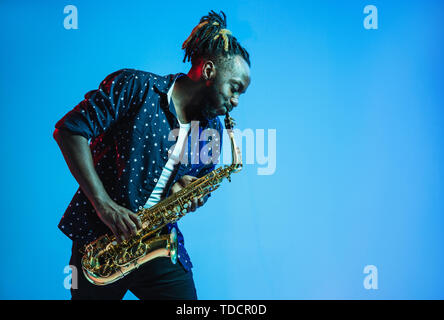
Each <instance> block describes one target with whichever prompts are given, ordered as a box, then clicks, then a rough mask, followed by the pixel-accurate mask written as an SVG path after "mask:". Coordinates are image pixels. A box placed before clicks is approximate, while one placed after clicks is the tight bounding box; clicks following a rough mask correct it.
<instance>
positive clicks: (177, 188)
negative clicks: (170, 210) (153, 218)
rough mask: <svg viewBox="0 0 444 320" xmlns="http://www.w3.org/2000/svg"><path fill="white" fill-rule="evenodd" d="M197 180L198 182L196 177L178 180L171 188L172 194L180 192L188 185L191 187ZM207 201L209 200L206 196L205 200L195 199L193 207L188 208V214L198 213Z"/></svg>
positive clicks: (185, 177) (184, 177)
mask: <svg viewBox="0 0 444 320" xmlns="http://www.w3.org/2000/svg"><path fill="white" fill-rule="evenodd" d="M195 180H197V178H196V177H193V176H187V175H185V176H183V177H182V178H180V179H179V180H177V182H176V183H175V184H173V186H172V187H171V193H172V194H174V193H176V192H179V191H180V190H182V189H183V188H185V187H186V186H187V185H189V184H190V183H192V182H193V181H195ZM207 199H208V196H205V197H204V198H200V199H199V200H198V199H194V200H193V201H192V203H191V207H189V208H188V212H190V211H192V212H194V211H196V209H197V208H199V207H201V206H203V204H204V203H205V202H206V200H207Z"/></svg>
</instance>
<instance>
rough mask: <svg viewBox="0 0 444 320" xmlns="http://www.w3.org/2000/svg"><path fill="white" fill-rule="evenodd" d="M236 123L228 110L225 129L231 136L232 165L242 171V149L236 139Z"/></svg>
mask: <svg viewBox="0 0 444 320" xmlns="http://www.w3.org/2000/svg"><path fill="white" fill-rule="evenodd" d="M234 125H235V122H234V119H233V118H231V117H230V115H229V114H228V112H227V113H226V114H225V129H226V130H227V133H228V137H229V138H230V143H231V166H232V167H233V168H235V169H238V170H237V171H240V170H241V169H242V155H241V152H240V149H239V148H238V147H237V145H236V140H235V139H234V133H233V126H234ZM237 171H236V172H237Z"/></svg>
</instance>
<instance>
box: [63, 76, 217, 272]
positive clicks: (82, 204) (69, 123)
mask: <svg viewBox="0 0 444 320" xmlns="http://www.w3.org/2000/svg"><path fill="white" fill-rule="evenodd" d="M180 76H185V75H184V74H180V73H179V74H170V75H167V76H159V75H156V74H153V73H149V72H145V71H140V70H134V69H122V70H119V71H116V72H114V73H112V74H110V75H109V76H107V77H106V78H105V80H104V81H102V82H101V84H100V86H99V88H98V89H97V90H92V91H89V92H88V93H87V94H86V95H85V99H84V100H83V101H81V102H80V103H79V104H78V105H77V106H76V107H75V108H74V109H73V110H71V111H70V112H68V113H67V114H66V115H65V116H64V117H63V118H62V119H61V120H60V121H58V122H57V124H56V125H55V127H56V128H58V129H60V130H68V131H70V132H72V133H74V134H79V135H82V136H84V137H85V138H87V139H88V140H90V148H91V151H92V155H93V160H94V166H95V169H96V171H97V174H98V175H99V177H100V179H101V181H102V182H103V185H104V187H105V189H106V191H107V192H108V194H109V195H110V197H111V199H113V200H114V201H115V202H117V203H118V204H119V205H121V206H123V207H126V208H128V209H129V210H131V211H133V212H137V211H138V210H140V209H141V208H142V207H143V206H144V205H145V203H146V201H147V200H148V198H149V196H150V194H151V192H152V191H153V189H154V187H155V186H156V183H157V181H158V179H159V177H160V175H161V173H162V170H163V168H164V166H165V164H166V162H167V161H168V154H169V153H168V152H169V150H170V148H171V147H172V146H173V145H174V144H175V142H176V141H175V140H176V139H177V135H176V137H175V138H176V139H174V135H172V136H170V133H171V130H173V129H178V128H179V122H178V120H177V114H176V111H175V107H174V104H173V103H172V100H171V103H170V104H168V101H167V100H168V99H167V93H168V90H169V89H170V87H171V86H172V85H173V83H174V81H175V80H176V78H178V77H180ZM194 127H195V128H197V129H198V130H199V137H200V139H199V140H198V141H196V139H195V138H194V139H193V138H192V137H189V138H188V151H187V155H186V156H185V157H186V158H185V159H188V161H183V162H182V163H181V164H180V166H179V167H178V168H177V170H176V172H174V178H173V179H172V180H171V183H170V184H169V185H168V187H167V188H166V190H165V193H164V195H165V196H167V195H169V188H170V187H171V185H172V184H174V183H175V182H176V181H177V180H178V179H179V178H180V177H182V176H183V175H191V176H196V177H202V176H204V175H205V174H207V173H208V172H210V171H212V170H213V169H214V168H215V164H214V161H207V159H205V157H202V156H198V154H199V153H196V152H194V157H193V150H195V151H196V150H197V148H198V150H199V152H203V151H204V152H205V153H206V155H207V156H208V158H209V159H211V157H212V155H213V154H214V155H218V154H219V153H220V148H221V145H222V141H219V140H221V139H222V130H223V128H222V124H221V122H220V120H219V118H218V117H215V118H214V119H204V120H201V121H199V123H198V126H196V125H195V126H194ZM204 130H205V132H204ZM191 131H193V130H191ZM195 132H196V131H195ZM172 137H173V138H172ZM200 140H203V141H200ZM58 227H59V228H60V229H61V230H62V232H63V233H64V234H66V235H67V236H68V237H69V238H70V239H72V240H73V241H79V242H81V243H82V244H83V243H85V244H86V243H89V242H91V241H93V240H95V239H96V238H98V237H99V236H101V235H103V234H105V233H108V234H110V235H111V234H112V233H111V231H110V229H109V228H108V227H107V226H106V225H105V224H104V223H103V222H102V221H101V220H100V219H99V218H98V216H97V213H96V212H95V210H94V208H93V206H92V205H91V203H90V201H89V200H88V198H87V197H86V195H85V194H84V192H83V191H82V189H81V188H79V189H78V190H77V192H76V194H75V195H74V197H73V199H72V201H71V203H70V204H69V206H68V208H67V209H66V211H65V213H64V215H63V217H62V219H61V220H60V223H59V225H58ZM172 227H176V229H177V231H178V245H179V246H178V260H179V261H180V263H181V264H182V265H183V266H184V267H185V269H186V270H189V269H190V268H192V266H193V265H192V263H191V261H190V258H189V256H188V254H187V252H186V250H185V247H184V238H183V235H182V233H181V232H180V230H179V229H178V227H177V223H174V224H168V225H167V226H166V227H165V228H164V230H165V232H169V231H170V230H171V228H172Z"/></svg>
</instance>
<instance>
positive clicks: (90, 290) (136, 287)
mask: <svg viewBox="0 0 444 320" xmlns="http://www.w3.org/2000/svg"><path fill="white" fill-rule="evenodd" d="M80 248H81V246H80V245H79V244H77V243H76V242H75V241H74V242H73V246H72V255H71V260H70V265H73V266H75V267H76V268H77V289H74V287H75V283H74V282H75V277H74V276H73V279H72V281H73V286H72V288H71V299H72V300H90V299H100V300H121V299H122V298H123V296H124V295H125V293H126V292H127V291H128V290H130V291H131V292H132V293H133V294H134V295H135V296H136V297H137V298H139V299H142V300H170V299H174V300H196V299H197V295H196V289H195V286H194V281H193V273H192V271H191V270H190V271H186V270H185V269H184V268H183V266H182V265H181V264H180V262H177V263H176V264H173V263H172V262H171V260H170V259H169V258H166V257H161V258H156V259H154V260H151V261H149V262H147V263H145V264H144V265H142V266H141V267H139V269H137V270H134V271H133V272H131V273H130V274H128V275H127V276H125V277H123V278H122V279H120V280H118V281H116V282H114V283H112V284H108V285H106V286H97V285H94V284H92V283H91V282H89V281H88V280H87V279H86V278H85V275H84V274H83V271H82V265H81V263H80V261H81V258H82V255H81V253H80V252H79V249H80Z"/></svg>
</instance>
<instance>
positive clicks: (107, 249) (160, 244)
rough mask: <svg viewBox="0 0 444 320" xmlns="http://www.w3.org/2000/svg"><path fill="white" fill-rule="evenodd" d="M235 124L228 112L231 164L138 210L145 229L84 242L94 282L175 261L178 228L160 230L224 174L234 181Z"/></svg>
mask: <svg viewBox="0 0 444 320" xmlns="http://www.w3.org/2000/svg"><path fill="white" fill-rule="evenodd" d="M233 124H234V121H233V119H232V118H231V117H230V116H229V114H228V113H227V114H226V116H225V128H226V129H227V132H228V136H229V138H230V142H231V154H232V164H231V165H225V166H222V167H219V168H217V169H215V170H213V171H211V172H210V173H208V174H206V175H205V176H203V177H201V178H199V179H197V180H195V181H193V182H192V183H190V184H189V185H187V186H186V187H185V188H183V189H182V190H180V191H179V192H177V193H175V194H173V195H171V196H169V197H168V198H166V199H163V200H161V201H160V202H158V203H157V204H156V205H154V206H152V207H151V208H143V209H141V210H140V211H138V212H137V214H138V215H139V217H140V219H141V222H142V229H141V230H139V232H138V233H137V234H136V235H135V236H133V237H130V238H129V239H127V240H124V241H122V242H120V243H118V242H117V241H116V238H115V236H109V235H107V234H106V235H104V236H101V237H100V238H98V239H96V240H95V241H93V242H91V243H89V244H87V245H86V246H85V248H84V250H83V251H84V254H83V256H82V270H83V273H84V275H85V277H86V278H87V279H88V280H89V281H90V282H91V283H93V284H95V285H107V284H111V283H113V282H115V281H117V280H119V279H121V278H123V277H124V276H126V275H127V274H129V273H130V272H132V271H134V270H136V269H137V268H138V267H140V266H141V265H143V264H145V263H146V262H148V261H150V260H153V259H155V258H158V257H169V258H170V259H171V262H172V263H176V261H177V232H176V229H175V228H172V229H171V232H170V233H169V234H161V231H162V229H163V227H165V226H166V225H167V224H170V223H174V222H176V221H178V220H179V219H180V218H182V217H183V216H185V215H186V214H187V212H188V210H189V207H190V206H191V203H192V201H193V199H201V198H204V197H205V196H207V195H209V194H210V193H212V192H213V191H215V190H216V189H217V188H218V187H219V185H220V184H221V182H222V181H223V180H224V179H225V178H226V179H227V180H228V181H231V178H230V176H231V174H232V173H237V172H239V171H240V170H241V169H242V159H241V156H240V151H239V150H238V148H237V147H236V142H235V140H234V134H233V131H232V128H233Z"/></svg>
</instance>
